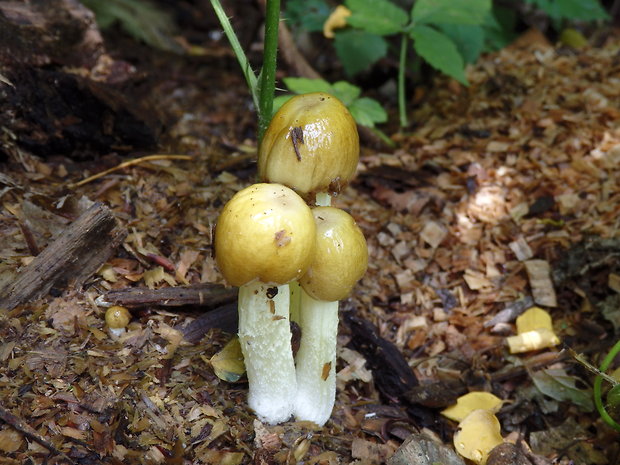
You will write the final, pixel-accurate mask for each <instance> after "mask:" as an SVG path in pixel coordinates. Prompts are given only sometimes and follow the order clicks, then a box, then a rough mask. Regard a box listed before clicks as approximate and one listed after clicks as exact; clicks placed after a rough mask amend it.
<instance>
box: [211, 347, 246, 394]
mask: <svg viewBox="0 0 620 465" xmlns="http://www.w3.org/2000/svg"><path fill="white" fill-rule="evenodd" d="M211 366H212V367H213V371H214V372H215V375H216V376H217V377H218V378H220V379H223V380H224V381H228V382H229V383H234V382H236V381H239V378H241V377H242V376H243V374H244V373H245V363H244V362H243V354H242V353H241V345H240V344H239V338H237V337H234V338H233V339H231V340H230V341H229V342H228V344H226V345H225V346H224V347H223V348H222V350H220V351H219V352H218V353H217V354H215V355H214V356H213V357H211Z"/></svg>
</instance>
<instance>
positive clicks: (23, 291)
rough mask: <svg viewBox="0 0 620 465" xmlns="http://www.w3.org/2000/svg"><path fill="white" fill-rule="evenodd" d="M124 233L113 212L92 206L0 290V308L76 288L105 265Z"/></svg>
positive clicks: (97, 205)
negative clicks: (66, 288)
mask: <svg viewBox="0 0 620 465" xmlns="http://www.w3.org/2000/svg"><path fill="white" fill-rule="evenodd" d="M126 234H127V232H126V231H125V228H123V227H122V226H120V225H119V224H118V222H117V221H116V218H115V217H114V215H113V214H112V212H111V211H110V210H109V209H108V207H106V206H105V205H103V204H101V203H95V204H94V205H93V206H92V207H90V208H89V209H88V210H86V211H85V212H84V213H83V214H82V215H81V216H80V217H79V218H78V219H77V220H75V221H74V222H73V223H72V224H70V225H69V226H68V227H67V229H66V230H65V231H64V232H63V233H62V234H60V235H59V236H58V237H57V238H56V240H54V242H52V243H51V244H50V245H48V246H47V248H46V249H45V250H43V252H41V253H40V254H39V255H37V256H36V257H35V258H34V260H32V262H31V263H30V264H29V265H27V266H26V267H25V268H24V269H23V270H22V271H21V272H20V273H19V275H18V276H17V279H16V280H15V281H14V282H12V283H11V284H10V285H9V286H7V287H6V288H4V289H1V290H0V308H6V309H9V310H11V309H13V308H15V307H17V306H18V305H21V304H23V303H26V302H28V301H31V300H36V299H38V298H40V297H42V296H43V295H45V294H47V293H48V292H49V291H50V289H52V288H53V287H59V288H64V287H66V286H67V284H68V283H72V284H73V285H75V286H76V287H79V286H80V285H82V284H83V283H84V281H86V279H88V278H89V277H90V276H92V274H93V273H95V272H96V271H97V270H98V269H99V268H100V267H101V265H103V264H104V263H105V261H106V260H107V259H108V257H109V256H110V255H111V254H112V252H113V251H114V249H116V248H117V247H118V246H119V245H120V244H121V242H122V241H123V239H124V238H125V236H126Z"/></svg>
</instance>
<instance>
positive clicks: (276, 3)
mask: <svg viewBox="0 0 620 465" xmlns="http://www.w3.org/2000/svg"><path fill="white" fill-rule="evenodd" d="M279 23H280V0H267V9H266V11H265V42H264V45H263V69H262V70H261V81H260V92H259V106H258V143H259V144H260V142H261V141H262V140H263V134H265V131H266V130H267V126H269V122H270V121H271V112H272V110H273V94H274V92H275V88H276V62H277V56H278V26H279Z"/></svg>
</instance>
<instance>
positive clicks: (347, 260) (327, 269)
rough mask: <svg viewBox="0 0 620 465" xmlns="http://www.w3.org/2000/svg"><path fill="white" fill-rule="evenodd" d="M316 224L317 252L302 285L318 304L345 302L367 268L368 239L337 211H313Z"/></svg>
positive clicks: (348, 217)
mask: <svg viewBox="0 0 620 465" xmlns="http://www.w3.org/2000/svg"><path fill="white" fill-rule="evenodd" d="M312 214H313V215H314V220H315V222H316V231H317V232H316V234H317V235H316V237H317V239H316V252H315V254H314V260H313V261H312V264H311V265H310V268H309V269H308V271H307V272H306V274H304V275H303V276H302V277H301V279H300V280H299V282H300V283H301V286H302V287H303V289H304V291H306V293H308V294H309V295H310V296H311V297H312V298H314V299H316V300H324V301H328V302H334V301H337V300H340V299H343V298H345V297H346V296H347V295H349V293H350V292H351V289H352V288H353V286H354V285H355V283H357V282H358V281H359V280H360V279H361V278H362V276H364V273H365V272H366V268H367V267H368V248H367V246H366V239H365V238H364V234H363V233H362V231H361V230H360V228H359V227H358V226H357V224H356V223H355V220H354V219H353V218H352V217H351V215H349V214H348V213H347V212H345V211H343V210H340V209H338V208H335V207H317V208H314V209H313V210H312Z"/></svg>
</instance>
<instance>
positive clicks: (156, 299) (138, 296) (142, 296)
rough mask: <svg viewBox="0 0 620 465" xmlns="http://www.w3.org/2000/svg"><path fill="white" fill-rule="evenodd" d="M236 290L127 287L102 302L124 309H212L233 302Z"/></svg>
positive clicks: (206, 285)
mask: <svg viewBox="0 0 620 465" xmlns="http://www.w3.org/2000/svg"><path fill="white" fill-rule="evenodd" d="M236 298H237V288H227V287H224V286H222V285H219V284H212V283H202V284H195V285H190V286H178V287H164V288H161V289H149V288H147V287H129V288H125V289H114V290H112V291H109V292H108V293H107V294H106V295H105V297H104V300H105V301H106V302H110V303H112V304H115V305H123V306H125V307H143V306H146V305H158V306H161V307H181V306H184V305H197V306H201V307H206V308H214V307H217V306H219V305H222V304H226V303H230V302H234V301H235V300H236Z"/></svg>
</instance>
